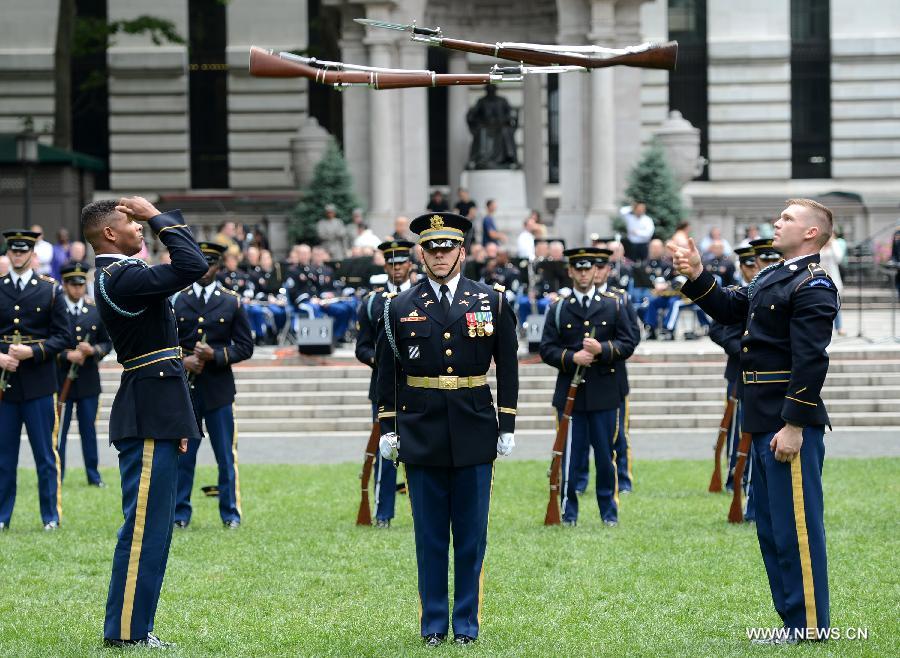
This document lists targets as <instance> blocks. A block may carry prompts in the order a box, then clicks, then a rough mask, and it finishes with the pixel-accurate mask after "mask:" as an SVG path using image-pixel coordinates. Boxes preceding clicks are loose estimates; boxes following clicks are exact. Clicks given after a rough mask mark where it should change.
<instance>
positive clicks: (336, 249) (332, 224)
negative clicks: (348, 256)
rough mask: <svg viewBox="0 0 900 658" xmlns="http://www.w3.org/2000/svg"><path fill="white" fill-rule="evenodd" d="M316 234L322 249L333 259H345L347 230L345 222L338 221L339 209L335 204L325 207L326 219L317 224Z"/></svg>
mask: <svg viewBox="0 0 900 658" xmlns="http://www.w3.org/2000/svg"><path fill="white" fill-rule="evenodd" d="M316 234H317V235H318V236H319V242H320V243H321V245H322V247H323V248H324V249H325V250H326V251H327V252H328V253H329V254H331V257H332V258H334V259H335V260H340V259H342V258H343V257H344V252H345V251H346V247H347V245H346V243H345V240H346V237H347V230H346V227H345V226H344V222H342V221H341V220H340V219H338V216H337V207H336V206H335V205H334V204H333V203H329V204H327V205H326V206H325V218H324V219H320V220H319V221H318V222H317V223H316Z"/></svg>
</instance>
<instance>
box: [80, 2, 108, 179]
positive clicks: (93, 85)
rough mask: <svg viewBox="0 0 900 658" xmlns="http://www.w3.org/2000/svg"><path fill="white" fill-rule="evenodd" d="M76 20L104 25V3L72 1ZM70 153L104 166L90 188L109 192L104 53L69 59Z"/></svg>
mask: <svg viewBox="0 0 900 658" xmlns="http://www.w3.org/2000/svg"><path fill="white" fill-rule="evenodd" d="M75 13H76V16H78V18H79V19H91V20H97V21H100V22H102V23H106V22H107V14H106V0H76V3H75ZM71 76H72V88H71V103H72V149H73V150H75V151H79V152H81V153H86V154H88V155H92V156H94V157H95V158H99V159H100V160H102V161H103V163H104V164H105V165H106V169H104V170H103V171H97V172H95V173H94V187H95V188H96V189H98V190H108V189H109V75H108V71H107V67H106V49H105V48H99V49H91V50H90V51H89V52H84V53H79V52H75V53H73V56H72V71H71Z"/></svg>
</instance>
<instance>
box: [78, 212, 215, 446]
mask: <svg viewBox="0 0 900 658" xmlns="http://www.w3.org/2000/svg"><path fill="white" fill-rule="evenodd" d="M148 224H149V226H150V228H151V229H152V230H153V232H154V233H156V234H157V235H158V237H159V239H160V240H161V241H162V243H163V244H164V245H165V246H166V247H167V248H168V250H169V254H170V255H171V257H172V263H171V265H156V266H154V267H148V266H147V265H146V264H144V263H143V262H142V261H137V260H136V259H126V260H116V259H115V258H110V257H109V256H103V255H100V256H97V272H96V284H95V285H96V288H97V297H96V302H97V308H98V309H99V310H100V317H101V318H102V319H103V322H104V324H106V328H107V330H108V331H109V335H110V336H111V337H112V341H113V345H115V348H116V358H117V359H118V361H119V363H121V364H123V366H124V367H125V370H124V372H123V373H122V382H121V384H120V385H119V390H118V391H117V392H116V399H115V401H114V402H113V406H112V412H111V415H110V420H109V438H110V441H116V440H118V439H128V438H150V439H181V438H185V437H186V438H199V437H200V436H201V434H200V430H199V428H198V426H197V420H196V418H195V417H194V411H193V408H192V406H191V398H190V394H189V392H188V384H187V377H186V375H185V370H184V366H183V365H182V362H181V359H180V358H176V359H172V358H167V359H161V360H159V361H156V362H155V363H152V364H150V365H147V366H145V367H142V368H136V369H129V366H128V365H127V363H128V361H129V360H131V359H134V358H136V357H139V356H143V355H146V354H149V353H151V352H157V351H162V350H167V349H172V348H177V347H178V327H177V323H176V318H175V310H174V309H173V308H172V304H171V303H170V302H169V296H170V295H173V294H175V293H176V292H178V291H179V290H181V289H182V288H184V287H186V286H189V285H190V284H192V283H193V282H194V281H196V280H198V279H199V278H200V277H202V276H203V275H204V274H206V271H207V269H208V265H207V263H206V259H205V258H204V257H203V254H202V253H201V251H200V247H199V246H198V245H197V243H196V242H195V241H194V238H193V236H192V235H191V231H190V229H189V228H188V227H187V225H185V224H184V220H182V218H181V213H180V212H179V211H177V210H176V211H173V212H168V213H163V214H162V215H157V216H156V217H154V218H152V219H151V220H150V221H149V222H148ZM111 304H115V305H116V306H117V307H118V308H119V309H121V311H124V312H125V313H127V314H128V315H123V314H122V313H121V312H119V311H117V310H115V309H114V308H113V307H112V306H111ZM132 314H137V315H133V316H132ZM161 353H162V352H161Z"/></svg>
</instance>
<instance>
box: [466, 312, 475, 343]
mask: <svg viewBox="0 0 900 658" xmlns="http://www.w3.org/2000/svg"><path fill="white" fill-rule="evenodd" d="M475 325H476V321H475V314H474V313H466V326H467V327H468V328H469V338H475Z"/></svg>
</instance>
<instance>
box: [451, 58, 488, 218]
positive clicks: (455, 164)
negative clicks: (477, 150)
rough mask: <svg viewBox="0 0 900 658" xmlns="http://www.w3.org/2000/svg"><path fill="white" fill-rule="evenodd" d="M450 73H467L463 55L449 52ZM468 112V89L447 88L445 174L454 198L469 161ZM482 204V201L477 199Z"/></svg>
mask: <svg viewBox="0 0 900 658" xmlns="http://www.w3.org/2000/svg"><path fill="white" fill-rule="evenodd" d="M449 72H450V73H468V72H469V64H468V62H467V61H466V56H465V54H464V53H459V52H456V51H451V54H450V65H449ZM468 111H469V88H468V87H466V86H462V85H460V86H456V87H449V88H448V89H447V174H448V176H449V181H448V182H449V184H450V196H451V197H453V198H456V188H457V187H459V178H460V175H461V174H462V172H463V169H465V168H466V161H467V160H468V159H469V145H470V143H471V137H470V135H469V126H468V125H467V124H466V112H468ZM479 201H481V202H483V201H484V200H483V199H479Z"/></svg>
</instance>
